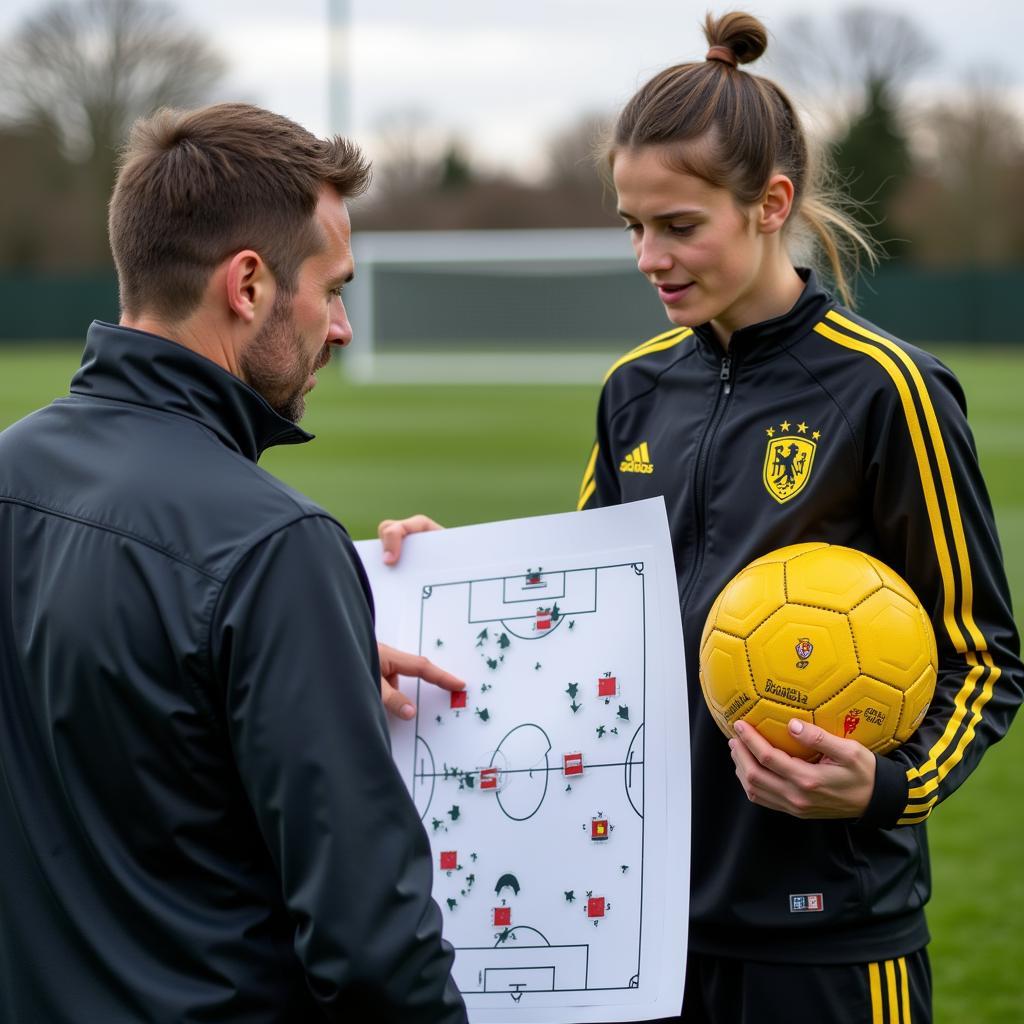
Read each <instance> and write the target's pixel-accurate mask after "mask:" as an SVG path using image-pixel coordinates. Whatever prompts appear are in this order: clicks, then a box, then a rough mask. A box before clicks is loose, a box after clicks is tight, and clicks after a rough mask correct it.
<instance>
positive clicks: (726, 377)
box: [718, 356, 732, 395]
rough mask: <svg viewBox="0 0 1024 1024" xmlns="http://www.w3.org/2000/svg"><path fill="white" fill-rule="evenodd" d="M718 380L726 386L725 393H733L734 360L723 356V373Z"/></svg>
mask: <svg viewBox="0 0 1024 1024" xmlns="http://www.w3.org/2000/svg"><path fill="white" fill-rule="evenodd" d="M718 379H719V380H720V381H722V383H723V384H724V385H725V393H726V394H727V395H728V394H729V393H730V392H731V391H732V360H731V359H730V358H729V357H728V356H722V371H721V373H719V375H718Z"/></svg>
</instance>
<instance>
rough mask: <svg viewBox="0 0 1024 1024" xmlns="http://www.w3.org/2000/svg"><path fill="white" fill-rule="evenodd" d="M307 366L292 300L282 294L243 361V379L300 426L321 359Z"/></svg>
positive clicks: (242, 358) (244, 355)
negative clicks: (310, 380) (309, 384)
mask: <svg viewBox="0 0 1024 1024" xmlns="http://www.w3.org/2000/svg"><path fill="white" fill-rule="evenodd" d="M325 347H326V346H325ZM305 363H306V359H305V357H304V355H303V349H302V340H301V338H300V336H299V335H298V334H297V333H296V331H295V328H294V326H293V324H292V300H291V297H290V296H285V295H282V294H281V293H280V292H279V293H278V295H277V296H276V297H275V299H274V305H273V307H272V308H271V310H270V316H269V317H267V322H266V323H265V324H264V325H263V326H262V327H261V328H260V330H259V333H258V334H257V335H256V337H255V338H253V340H252V342H251V343H250V344H249V346H248V347H247V348H246V350H245V351H244V352H243V353H242V355H241V357H240V359H239V368H240V369H241V371H242V379H243V380H244V381H245V382H246V383H247V384H248V385H249V386H250V387H251V388H252V389H253V390H254V391H258V392H259V394H260V395H262V396H263V398H264V399H266V401H267V403H268V405H270V407H271V408H272V409H273V410H274V412H276V413H277V414H278V415H279V416H283V417H284V418H285V419H286V420H291V422H292V423H298V422H299V420H301V419H302V417H303V416H304V415H305V413H306V394H305V389H306V380H307V379H308V377H309V375H310V373H311V372H312V371H313V369H314V368H315V367H316V366H317V365H319V363H320V360H318V361H317V363H315V364H314V365H313V366H308V367H307V366H306V365H305Z"/></svg>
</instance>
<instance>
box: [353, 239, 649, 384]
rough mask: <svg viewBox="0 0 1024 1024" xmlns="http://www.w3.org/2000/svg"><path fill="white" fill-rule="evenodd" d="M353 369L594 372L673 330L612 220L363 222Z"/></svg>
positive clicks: (361, 377) (509, 375)
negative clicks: (513, 224) (399, 227)
mask: <svg viewBox="0 0 1024 1024" xmlns="http://www.w3.org/2000/svg"><path fill="white" fill-rule="evenodd" d="M353 252H354V256H355V261H356V275H355V278H354V280H353V281H352V282H351V284H350V285H349V286H348V287H347V288H346V308H347V309H348V314H349V318H350V320H351V322H352V328H353V336H354V340H353V343H352V345H351V346H350V347H349V348H348V349H347V350H346V353H345V359H344V367H345V372H346V373H347V374H348V375H349V376H350V377H351V378H352V379H353V380H356V381H373V380H379V379H386V380H388V381H389V382H394V383H414V382H418V383H438V382H448V383H459V382H465V383H479V382H488V383H502V382H504V383H544V382H551V383H565V382H581V383H590V382H594V381H599V380H600V379H601V375H602V374H603V373H604V371H605V370H606V369H607V367H608V365H610V362H611V361H612V360H614V358H615V357H616V356H617V355H618V354H621V353H622V352H624V351H626V350H627V349H629V348H631V347H633V346H634V345H636V344H638V343H639V342H641V341H643V340H644V339H645V338H648V337H650V336H651V335H653V334H657V333H658V332H659V331H662V330H664V329H665V327H666V324H665V319H664V312H663V310H662V309H661V307H660V305H659V303H658V302H657V299H656V298H655V297H654V295H653V294H652V290H651V287H650V285H649V284H648V283H647V282H646V281H644V279H643V278H642V276H641V275H640V274H638V273H637V270H636V264H635V260H634V258H633V254H632V251H631V248H630V245H629V241H628V239H627V238H626V237H625V235H624V234H623V232H622V231H619V230H616V229H606V228H581V229H558V230H555V229H545V230H514V231H412V232H391V231H356V232H355V234H354V237H353Z"/></svg>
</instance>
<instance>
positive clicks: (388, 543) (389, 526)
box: [377, 516, 444, 565]
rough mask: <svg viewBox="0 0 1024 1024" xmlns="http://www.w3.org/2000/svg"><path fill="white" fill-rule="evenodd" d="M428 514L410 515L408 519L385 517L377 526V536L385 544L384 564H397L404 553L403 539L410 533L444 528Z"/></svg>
mask: <svg viewBox="0 0 1024 1024" xmlns="http://www.w3.org/2000/svg"><path fill="white" fill-rule="evenodd" d="M443 529H444V527H443V526H442V525H441V524H440V523H435V522H434V520H433V519H431V518H429V517H428V516H409V518H408V519H385V520H383V521H382V522H381V524H380V525H379V526H378V527H377V536H378V537H379V538H380V542H381V544H383V545H384V564H385V565H395V564H396V563H397V562H398V559H399V557H400V556H401V554H402V541H403V540H405V538H406V537H408V536H409V534H410V533H426V532H428V531H429V530H443Z"/></svg>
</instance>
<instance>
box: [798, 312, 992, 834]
mask: <svg viewBox="0 0 1024 1024" xmlns="http://www.w3.org/2000/svg"><path fill="white" fill-rule="evenodd" d="M827 317H828V318H829V319H832V320H833V321H835V322H836V323H840V324H842V325H843V326H844V327H846V325H850V329H853V328H854V327H856V326H857V325H855V324H853V321H851V320H847V319H846V318H845V317H842V316H840V315H839V314H838V313H834V311H833V312H830V313H828V314H827ZM814 329H815V331H816V332H817V333H818V334H820V335H822V336H823V337H825V338H828V339H829V340H830V341H834V342H836V343H837V344H839V345H842V346H844V347H845V348H849V349H852V350H854V351H858V352H862V353H863V354H865V355H868V356H870V357H871V358H872V359H874V360H875V362H877V363H878V364H879V365H880V366H881V367H882V368H883V369H884V370H885V371H886V373H888V375H889V377H890V378H891V380H892V382H893V384H894V385H895V386H896V390H897V392H898V393H899V396H900V401H901V403H902V406H903V412H904V416H905V418H906V422H907V428H908V430H909V432H910V437H911V444H912V446H913V450H914V456H915V461H916V462H917V467H918V473H919V476H920V478H921V485H922V490H923V492H924V499H925V506H926V509H927V512H928V520H929V525H930V527H931V532H932V540H933V542H934V545H935V553H936V558H937V561H938V564H939V573H940V575H941V577H942V586H943V611H942V619H943V624H944V625H945V628H946V632H947V634H948V635H949V638H950V640H951V642H952V644H953V647H954V649H955V650H956V651H957V652H958V653H960V654H962V655H964V657H965V661H966V662H967V664H968V666H969V667H968V671H967V673H966V675H965V678H964V682H963V684H962V686H961V687H960V690H959V691H958V693H957V695H956V697H955V699H954V708H953V714H952V715H951V716H950V718H949V720H948V721H947V723H946V727H945V729H944V730H943V733H942V735H941V736H940V737H939V738H938V739H937V740H936V742H935V743H934V744H933V745H932V747H931V749H930V750H929V751H928V757H927V759H926V760H925V762H924V763H923V764H921V765H919V766H918V767H912V768H909V769H908V770H907V779H908V782H909V783H910V784H911V786H912V787H913V784H914V782H915V781H917V780H919V779H922V778H923V777H924V776H926V775H928V774H929V773H931V772H933V771H936V769H937V767H938V760H939V758H941V757H942V755H943V754H944V753H945V752H946V750H947V749H948V748H949V746H950V744H951V743H952V742H953V737H954V736H955V735H956V734H957V733H958V732H959V730H960V728H961V726H962V725H963V722H964V718H965V717H966V715H967V703H968V700H969V699H970V697H971V695H972V694H973V693H974V689H975V686H976V684H977V682H978V679H979V678H980V677H981V674H982V673H983V672H984V668H983V667H981V666H979V665H978V662H977V658H976V657H975V656H974V654H973V652H972V651H970V650H969V648H968V643H967V640H966V638H965V637H964V635H963V633H962V631H961V630H960V627H959V625H958V623H957V622H956V619H955V617H954V600H955V589H954V568H953V561H952V556H951V553H950V550H949V545H948V543H947V541H946V534H945V530H944V528H943V525H942V518H941V512H940V507H939V493H938V489H937V487H936V484H935V478H934V476H933V474H932V470H931V465H930V463H929V461H928V454H927V446H926V441H925V436H924V431H923V430H922V426H921V420H920V417H919V416H918V413H917V408H916V407H915V405H914V400H913V396H912V395H911V392H910V388H909V386H908V385H907V381H906V378H905V377H904V376H903V374H902V373H901V372H900V370H899V368H898V367H897V365H896V363H895V362H894V361H893V359H892V358H891V357H890V356H889V355H888V354H887V353H886V352H883V351H881V350H880V349H878V348H876V347H875V346H873V345H871V344H869V343H868V342H867V341H860V340H859V339H857V338H851V337H849V336H848V335H846V334H843V333H841V332H839V331H836V330H833V329H832V328H831V327H829V326H828V325H827V324H825V323H819V324H817V325H816V326H815V328H814ZM857 333H858V334H860V335H861V336H863V337H870V338H871V340H876V339H877V340H878V341H885V342H886V345H885V347H886V348H887V349H889V348H892V349H894V350H895V351H896V352H897V353H898V354H899V355H900V356H901V357H904V356H905V353H903V351H902V350H901V349H899V347H898V346H895V345H893V343H892V342H888V341H887V339H883V338H882V337H881V335H877V334H874V332H871V331H866V330H865V329H863V328H857ZM902 361H903V360H902V359H901V362H902ZM907 362H908V363H910V365H911V366H913V363H912V361H910V360H909V358H908V359H907ZM913 370H914V373H915V374H916V377H914V375H912V379H914V381H915V387H916V390H917V391H918V394H919V396H920V398H921V403H922V408H924V409H925V410H926V419H927V418H928V412H927V410H930V412H931V419H932V420H934V430H932V429H931V428H932V424H931V422H929V440H930V441H931V442H932V446H933V450H934V449H935V447H936V444H938V445H941V446H942V452H941V458H940V455H939V452H938V451H937V450H936V451H935V457H936V463H937V464H938V465H939V467H940V475H941V467H942V466H943V465H945V467H946V471H947V472H948V470H949V460H948V458H947V457H946V452H945V446H944V444H943V442H942V436H941V434H940V433H939V431H938V421H937V420H936V419H935V412H934V407H933V406H932V404H931V400H930V398H929V397H928V394H927V388H926V387H925V384H924V380H923V379H922V378H921V377H920V373H918V372H917V367H916V366H913ZM943 497H945V498H946V502H947V511H949V514H950V522H951V524H952V523H953V513H952V510H950V509H949V507H948V503H949V499H950V497H952V499H953V501H954V502H955V500H956V495H955V491H954V489H953V487H952V475H951V474H950V475H949V486H948V488H947V486H946V481H945V480H944V481H943ZM956 523H957V525H958V526H959V528H960V530H961V532H962V530H963V524H962V522H961V521H960V516H959V509H958V510H957V513H956ZM954 542H955V543H956V546H957V556H958V558H957V561H958V563H959V568H960V572H961V582H963V579H962V577H963V575H964V574H965V573H966V574H967V575H968V576H969V574H970V564H969V561H968V560H967V557H966V549H965V548H966V543H965V544H964V546H963V548H961V545H960V543H959V541H958V539H957V538H956V534H955V531H954ZM966 597H967V587H966V586H964V587H962V598H963V600H962V602H961V611H963V610H964V607H965V605H964V602H965V601H966ZM962 617H963V619H964V623H965V625H968V623H969V625H968V629H969V631H970V632H971V639H972V640H975V637H976V635H977V627H976V626H974V622H973V618H970V619H969V618H968V617H967V616H962ZM982 642H983V641H982ZM989 675H990V678H989V679H988V680H987V681H986V685H985V687H984V688H983V690H982V693H981V695H980V696H979V697H978V698H977V699H976V700H975V701H974V704H973V705H972V707H971V713H972V720H971V724H970V726H969V730H968V733H965V737H967V736H968V734H969V738H967V739H964V738H963V737H962V738H961V742H960V744H958V747H957V751H958V752H957V751H955V752H954V756H955V757H956V761H955V762H954V763H953V764H949V766H948V767H946V766H945V764H944V765H943V768H944V770H942V771H941V774H939V773H937V774H936V775H935V776H934V777H933V778H931V779H929V780H928V781H927V782H926V783H925V784H924V785H923V786H919V787H916V788H914V789H913V790H912V793H911V794H910V797H909V799H911V800H913V799H918V800H920V799H921V798H923V797H925V796H927V795H928V794H929V793H932V792H934V790H936V789H937V788H938V786H939V783H940V782H941V780H942V779H943V778H945V776H946V774H948V772H949V771H950V770H951V769H952V768H953V767H954V766H955V764H956V763H959V761H960V759H961V758H962V756H963V750H964V749H966V746H967V744H968V743H969V742H970V739H973V736H974V726H975V725H976V721H977V719H980V716H981V709H982V708H983V707H984V706H985V704H986V703H987V702H988V699H989V697H990V696H991V685H992V683H993V682H994V680H992V679H991V672H990V673H989ZM936 802H937V797H936V798H935V799H932V800H931V801H930V802H929V803H928V804H927V805H926V806H916V807H915V806H910V804H908V806H907V808H906V809H905V816H904V817H902V818H900V819H899V824H916V823H918V822H919V821H923V820H924V818H926V817H927V816H928V814H929V813H930V811H931V808H932V807H933V806H934V805H935V803H936Z"/></svg>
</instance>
